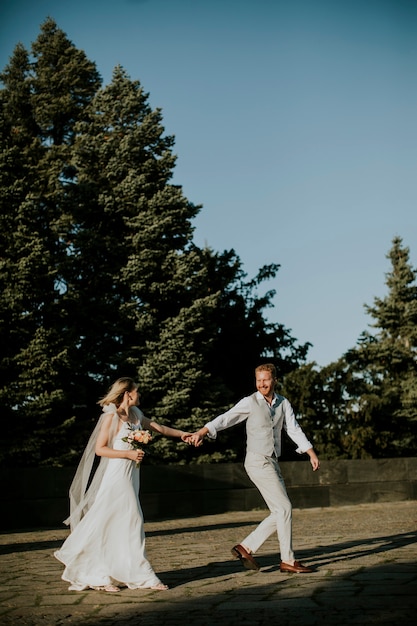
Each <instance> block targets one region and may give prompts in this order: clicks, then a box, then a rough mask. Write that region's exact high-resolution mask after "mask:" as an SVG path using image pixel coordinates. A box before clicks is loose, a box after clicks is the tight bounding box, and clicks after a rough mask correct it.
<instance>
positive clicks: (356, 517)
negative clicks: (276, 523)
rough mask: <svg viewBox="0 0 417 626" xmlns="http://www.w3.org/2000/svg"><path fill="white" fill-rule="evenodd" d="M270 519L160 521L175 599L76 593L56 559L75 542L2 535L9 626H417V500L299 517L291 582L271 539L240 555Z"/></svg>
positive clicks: (155, 560)
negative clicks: (244, 558) (255, 564)
mask: <svg viewBox="0 0 417 626" xmlns="http://www.w3.org/2000/svg"><path fill="white" fill-rule="evenodd" d="M265 516H266V511H249V512H237V513H236V512H233V513H227V514H222V515H210V516H204V517H198V518H188V519H177V520H168V521H160V522H149V523H146V525H145V530H146V535H147V552H148V557H149V560H150V561H151V563H152V565H153V567H154V569H155V571H156V572H157V573H158V575H159V576H160V578H161V579H162V580H163V581H164V582H165V583H167V584H168V585H169V586H170V589H169V590H168V591H165V592H158V591H150V590H136V591H131V590H128V589H123V590H122V591H120V592H119V593H117V594H110V593H104V592H97V591H85V592H69V591H68V590H67V587H68V585H67V583H65V582H64V581H62V580H61V578H60V576H61V573H62V569H63V568H62V565H61V563H59V562H58V561H57V560H56V559H55V558H54V557H52V552H53V551H54V550H55V549H56V548H58V547H59V546H60V545H61V543H62V541H63V540H64V539H65V537H66V536H67V533H68V531H67V530H66V529H65V528H64V529H58V530H56V529H55V530H30V531H23V532H12V533H4V534H2V535H0V576H1V586H0V600H1V604H0V625H1V626H4V625H9V624H13V625H19V626H41V625H43V626H51V625H54V626H63V625H69V624H76V625H78V624H86V625H87V626H88V625H89V626H113V625H123V626H127V625H132V626H136V625H137V626H176V625H180V624H181V626H188V625H189V626H215V625H216V624H219V625H222V626H234V625H238V624H239V625H242V624H243V625H246V624H248V625H249V624H251V625H254V626H273V625H275V624H276V625H279V626H289V625H290V624H291V626H293V625H294V624H297V625H298V624H303V625H304V624H305V625H306V626H309V625H311V626H313V625H320V626H328V625H336V624H337V625H338V626H344V625H347V624H349V625H352V624H353V625H358V624H360V625H367V626H369V625H372V624H378V625H385V626H397V625H401V626H405V625H406V624H410V623H415V618H416V613H417V501H408V502H394V503H392V502H390V503H378V504H366V505H356V506H347V507H332V508H320V509H318V508H317V509H304V510H300V509H295V510H294V544H295V548H296V556H297V558H299V560H301V561H302V562H304V563H306V564H308V565H312V566H313V567H314V568H315V571H314V572H313V573H312V574H281V573H280V572H279V567H278V555H277V551H278V547H277V541H276V538H275V537H271V538H270V539H268V541H267V542H266V543H265V544H264V545H263V547H262V549H261V551H260V552H259V553H258V554H257V559H258V561H259V562H260V564H261V571H260V572H251V571H246V570H244V569H243V568H242V567H241V565H240V563H239V562H238V561H235V560H233V558H232V557H231V554H230V549H231V547H232V546H233V545H234V544H235V543H238V542H239V541H240V540H242V539H243V537H244V536H245V535H246V534H247V533H248V532H249V531H250V530H251V529H252V528H253V527H254V526H255V525H256V524H258V523H259V521H260V520H262V519H263V518H264V517H265Z"/></svg>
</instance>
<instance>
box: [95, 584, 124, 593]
mask: <svg viewBox="0 0 417 626" xmlns="http://www.w3.org/2000/svg"><path fill="white" fill-rule="evenodd" d="M91 589H94V590H95V591H107V592H109V593H117V592H118V591H120V587H115V586H114V585H106V586H105V587H91Z"/></svg>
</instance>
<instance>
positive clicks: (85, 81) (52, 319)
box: [0, 20, 100, 462]
mask: <svg viewBox="0 0 417 626" xmlns="http://www.w3.org/2000/svg"><path fill="white" fill-rule="evenodd" d="M32 53H33V57H32V59H30V57H29V54H28V53H27V52H26V50H25V49H24V48H23V46H21V45H20V44H19V45H18V46H17V47H16V49H15V52H14V54H13V56H12V58H11V60H10V63H9V64H8V66H6V68H5V70H4V71H3V72H2V74H1V75H0V79H1V81H2V83H3V85H4V88H3V89H2V90H1V96H0V97H1V104H2V113H1V116H2V117H1V123H0V132H1V145H2V150H1V157H0V159H1V162H0V165H1V167H0V170H1V174H0V176H1V180H0V189H1V196H0V203H1V206H0V214H1V229H0V231H1V232H0V251H1V252H0V258H1V263H0V285H1V295H0V311H1V319H2V323H1V331H0V340H1V341H2V345H3V346H4V352H3V355H2V359H1V364H0V373H1V382H0V399H1V401H2V405H3V411H4V414H5V417H6V420H5V422H6V431H7V428H8V427H7V425H8V424H12V428H13V431H14V432H15V430H16V429H15V424H16V419H15V415H19V423H20V425H21V429H22V430H23V431H24V430H25V429H26V432H33V424H36V429H37V436H36V437H27V438H25V439H24V440H22V437H21V436H18V437H17V441H16V443H15V444H14V445H13V443H12V442H11V441H10V438H8V437H7V432H6V433H5V434H6V437H5V441H7V454H8V455H9V456H10V458H12V459H13V460H14V462H19V459H20V458H21V459H34V460H36V459H40V458H45V457H46V458H47V457H48V456H49V455H50V454H54V448H55V444H56V440H57V439H59V438H61V440H63V439H64V438H65V435H64V430H65V429H62V428H60V425H61V424H62V423H65V420H66V418H68V417H69V416H70V413H69V406H68V405H69V403H70V399H69V396H70V390H69V388H68V381H69V380H70V373H71V372H72V370H73V364H72V363H71V362H70V359H69V350H70V342H69V338H68V336H67V333H66V328H67V326H68V324H67V319H66V318H67V314H66V311H65V306H64V304H63V292H64V291H65V278H64V276H65V268H66V265H67V261H68V255H67V238H66V226H67V219H66V215H65V208H64V206H65V189H64V188H65V170H66V167H67V163H68V160H69V151H68V148H69V145H70V143H71V141H72V137H71V133H70V132H69V130H68V129H69V128H70V127H71V126H73V125H74V123H75V122H76V121H77V119H78V118H79V117H80V115H82V114H83V110H84V107H85V105H86V104H87V103H88V101H89V99H91V97H92V95H93V93H94V91H95V90H96V88H97V86H98V84H99V82H100V79H99V75H98V73H97V71H96V69H95V66H94V64H92V63H90V62H89V61H87V60H86V58H85V55H84V54H83V53H81V52H79V51H77V50H76V49H75V48H74V46H73V45H72V44H71V42H70V41H69V40H68V39H67V38H66V37H65V35H64V34H63V33H62V31H60V30H59V29H57V27H56V24H55V22H54V21H53V20H47V21H46V22H45V23H44V25H43V26H42V29H41V34H40V35H39V38H38V40H37V41H36V42H35V43H34V44H33V47H32ZM58 92H59V93H58ZM64 94H65V98H64V97H63V96H64ZM64 100H65V102H64ZM51 102H54V103H55V106H54V107H48V103H51ZM64 406H66V407H67V409H66V410H65V409H64ZM57 415H58V416H60V417H58V418H57ZM54 428H55V429H56V433H55V435H52V434H51V432H52V429H54ZM10 437H12V434H11V433H10ZM52 440H54V441H53V443H52Z"/></svg>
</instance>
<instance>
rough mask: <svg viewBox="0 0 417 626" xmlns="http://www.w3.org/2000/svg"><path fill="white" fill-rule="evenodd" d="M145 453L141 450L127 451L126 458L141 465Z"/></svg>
mask: <svg viewBox="0 0 417 626" xmlns="http://www.w3.org/2000/svg"><path fill="white" fill-rule="evenodd" d="M144 456H145V452H144V451H143V450H127V458H128V459H130V460H131V461H136V463H142V461H143V457H144Z"/></svg>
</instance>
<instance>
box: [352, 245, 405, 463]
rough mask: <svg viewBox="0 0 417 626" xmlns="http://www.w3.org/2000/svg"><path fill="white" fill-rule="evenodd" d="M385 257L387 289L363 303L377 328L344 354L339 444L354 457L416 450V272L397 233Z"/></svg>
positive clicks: (391, 454)
mask: <svg viewBox="0 0 417 626" xmlns="http://www.w3.org/2000/svg"><path fill="white" fill-rule="evenodd" d="M387 258H388V259H389V260H390V261H391V270H390V271H389V272H388V273H387V275H386V285H387V287H388V294H387V295H386V297H384V298H375V300H374V305H373V306H366V310H367V312H368V313H369V314H370V315H371V316H372V317H373V318H374V322H373V324H372V326H373V328H375V329H376V332H374V333H370V332H364V333H363V334H362V336H361V338H360V341H359V342H358V346H357V347H356V348H355V349H353V350H351V351H349V352H348V353H347V355H346V359H347V362H348V363H349V366H350V369H351V371H352V372H353V380H354V385H355V386H354V387H353V386H352V388H351V394H352V403H351V422H350V428H349V431H348V433H347V434H346V436H345V438H344V439H345V441H344V445H345V447H346V449H347V450H348V451H349V453H350V455H351V456H353V457H361V456H372V457H378V456H385V457H386V456H407V455H413V454H415V452H416V449H417V434H416V421H417V362H416V352H417V286H416V284H415V279H416V274H417V272H416V270H415V269H413V268H412V267H411V265H410V261H409V248H407V247H404V246H403V244H402V239H401V238H400V237H395V238H394V239H393V245H392V248H391V250H390V251H389V253H388V255H387Z"/></svg>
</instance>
